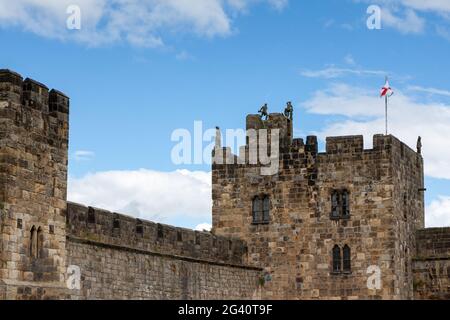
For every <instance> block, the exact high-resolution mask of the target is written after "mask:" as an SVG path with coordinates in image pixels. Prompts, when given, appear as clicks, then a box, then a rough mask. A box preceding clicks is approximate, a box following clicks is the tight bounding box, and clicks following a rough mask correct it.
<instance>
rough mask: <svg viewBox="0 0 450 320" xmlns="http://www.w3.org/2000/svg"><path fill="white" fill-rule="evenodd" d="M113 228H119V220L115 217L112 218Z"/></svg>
mask: <svg viewBox="0 0 450 320" xmlns="http://www.w3.org/2000/svg"><path fill="white" fill-rule="evenodd" d="M113 228H114V229H119V228H120V220H119V219H117V218H114V220H113Z"/></svg>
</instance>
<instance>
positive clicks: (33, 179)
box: [0, 70, 69, 298]
mask: <svg viewBox="0 0 450 320" xmlns="http://www.w3.org/2000/svg"><path fill="white" fill-rule="evenodd" d="M68 113H69V99H68V98H67V97H66V96H65V95H64V94H62V93H61V92H59V91H57V90H50V91H49V89H48V88H47V87H46V86H45V85H43V84H42V83H39V82H37V81H35V80H32V79H29V78H27V79H25V80H23V78H22V77H21V76H20V75H19V74H17V73H15V72H12V71H10V70H0V232H1V233H0V234H1V236H0V287H3V288H4V289H3V296H4V297H8V298H20V297H21V296H22V295H23V291H24V290H22V289H23V287H24V286H25V287H27V288H29V289H30V290H28V289H27V290H26V293H27V294H28V293H30V295H35V296H37V295H39V296H41V297H44V296H47V297H55V295H56V293H54V292H53V291H54V290H53V288H58V287H61V286H62V285H63V280H64V279H63V274H64V271H65V253H66V251H65V240H66V237H65V230H64V229H65V225H66V220H65V209H66V189H67V148H68V129H69V128H68V124H69V122H68ZM43 287H47V288H48V289H47V290H46V292H45V293H44V290H43V289H42V288H43ZM31 288H40V289H39V290H37V289H36V290H34V289H33V290H32V289H31ZM55 290H56V289H55ZM37 291H39V292H37ZM0 295H1V293H0Z"/></svg>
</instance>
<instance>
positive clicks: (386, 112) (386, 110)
mask: <svg viewBox="0 0 450 320" xmlns="http://www.w3.org/2000/svg"><path fill="white" fill-rule="evenodd" d="M384 115H385V122H386V135H387V134H388V95H387V94H386V95H385V96H384Z"/></svg>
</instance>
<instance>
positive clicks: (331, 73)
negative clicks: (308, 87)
mask: <svg viewBox="0 0 450 320" xmlns="http://www.w3.org/2000/svg"><path fill="white" fill-rule="evenodd" d="M346 60H347V59H346ZM353 62H354V61H353ZM300 74H301V75H302V76H304V77H308V78H325V79H334V78H340V77H343V76H346V75H352V74H353V75H359V76H363V75H368V76H385V75H386V72H385V71H382V70H364V69H358V68H338V67H335V66H330V67H326V68H324V69H320V70H302V71H300Z"/></svg>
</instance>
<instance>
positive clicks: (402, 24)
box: [381, 8, 425, 34]
mask: <svg viewBox="0 0 450 320" xmlns="http://www.w3.org/2000/svg"><path fill="white" fill-rule="evenodd" d="M381 19H382V20H381V21H382V25H383V26H384V25H387V26H388V27H392V28H395V29H397V30H399V31H400V32H402V33H405V34H406V33H422V32H423V31H424V29H425V19H423V18H421V17H419V16H418V15H417V14H416V13H415V11H414V10H410V9H408V10H406V11H405V13H404V15H403V16H400V15H399V14H397V13H394V12H392V11H391V10H389V9H387V8H383V10H382V13H381Z"/></svg>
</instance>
